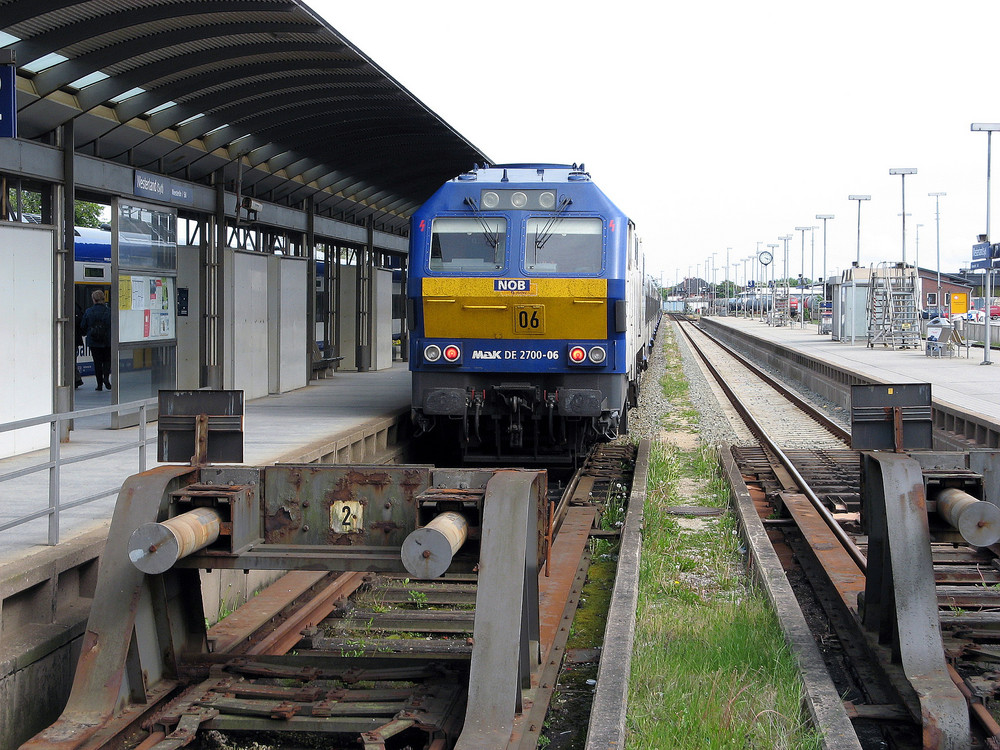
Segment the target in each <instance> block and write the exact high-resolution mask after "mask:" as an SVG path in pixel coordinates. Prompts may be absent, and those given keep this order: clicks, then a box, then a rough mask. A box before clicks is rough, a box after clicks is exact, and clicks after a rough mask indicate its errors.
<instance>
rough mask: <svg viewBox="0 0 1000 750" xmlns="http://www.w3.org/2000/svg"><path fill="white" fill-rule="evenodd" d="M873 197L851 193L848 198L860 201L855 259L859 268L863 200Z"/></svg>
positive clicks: (855, 263) (855, 264)
mask: <svg viewBox="0 0 1000 750" xmlns="http://www.w3.org/2000/svg"><path fill="white" fill-rule="evenodd" d="M871 199H872V197H871V196H870V195H849V196H847V200H849V201H857V202H858V254H857V257H856V258H855V259H854V266H855V268H857V267H858V266H860V265H861V201H870V200H871Z"/></svg>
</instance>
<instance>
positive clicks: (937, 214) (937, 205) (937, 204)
mask: <svg viewBox="0 0 1000 750" xmlns="http://www.w3.org/2000/svg"><path fill="white" fill-rule="evenodd" d="M927 195H929V196H930V197H931V198H933V199H934V223H935V224H936V225H937V297H936V299H937V309H938V316H940V315H941V308H942V303H941V196H944V195H948V194H947V193H928V194H927ZM949 314H950V311H949Z"/></svg>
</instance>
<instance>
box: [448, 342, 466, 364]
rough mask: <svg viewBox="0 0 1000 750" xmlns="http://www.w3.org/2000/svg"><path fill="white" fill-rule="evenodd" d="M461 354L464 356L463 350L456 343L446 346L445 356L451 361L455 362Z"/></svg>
mask: <svg viewBox="0 0 1000 750" xmlns="http://www.w3.org/2000/svg"><path fill="white" fill-rule="evenodd" d="M460 356H462V352H460V351H459V349H458V347H457V346H455V345H454V344H449V345H448V346H446V347H445V348H444V358H445V359H446V360H448V361H449V362H454V361H455V360H457V359H458V358H459V357H460Z"/></svg>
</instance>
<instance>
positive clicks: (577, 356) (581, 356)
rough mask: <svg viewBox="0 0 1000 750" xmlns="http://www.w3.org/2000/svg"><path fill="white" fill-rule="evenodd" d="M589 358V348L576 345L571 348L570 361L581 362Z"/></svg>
mask: <svg viewBox="0 0 1000 750" xmlns="http://www.w3.org/2000/svg"><path fill="white" fill-rule="evenodd" d="M585 359H587V350H586V349H584V348H583V347H582V346H574V347H573V348H572V349H570V350H569V361H570V362H574V363H576V364H579V363H580V362H583V361H584V360H585Z"/></svg>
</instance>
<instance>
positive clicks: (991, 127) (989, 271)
mask: <svg viewBox="0 0 1000 750" xmlns="http://www.w3.org/2000/svg"><path fill="white" fill-rule="evenodd" d="M971 129H972V132H974V133H976V132H985V133H986V241H987V242H989V243H992V242H993V240H992V239H991V237H990V166H991V164H992V162H993V151H992V148H993V131H995V130H1000V122H974V123H972V125H971ZM986 260H987V265H986V304H985V305H984V308H985V309H984V312H985V313H986V323H985V325H986V335H985V336H984V337H983V338H985V339H986V340H985V341H984V342H983V361H982V362H981V364H984V365H992V364H993V362H992V361H991V360H990V347H991V343H990V329H991V328H992V327H993V326H992V324H991V323H990V309H991V307H992V296H991V294H990V293H991V292H992V291H993V251H992V249H991V250H989V251H988V252H987V254H986Z"/></svg>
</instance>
